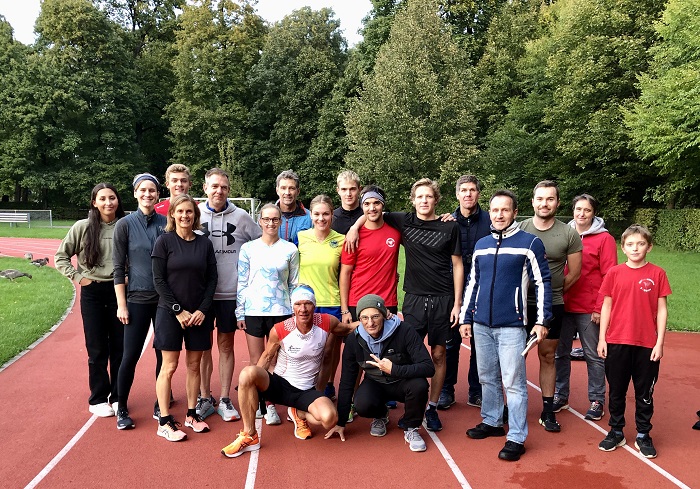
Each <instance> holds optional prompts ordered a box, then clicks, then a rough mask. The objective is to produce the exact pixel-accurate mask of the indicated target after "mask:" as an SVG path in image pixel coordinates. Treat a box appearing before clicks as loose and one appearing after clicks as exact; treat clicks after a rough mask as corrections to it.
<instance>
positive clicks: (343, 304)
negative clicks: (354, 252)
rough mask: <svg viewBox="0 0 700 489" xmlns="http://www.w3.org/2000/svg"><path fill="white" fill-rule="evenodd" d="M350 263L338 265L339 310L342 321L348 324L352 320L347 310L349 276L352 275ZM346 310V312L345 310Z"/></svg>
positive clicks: (348, 306)
mask: <svg viewBox="0 0 700 489" xmlns="http://www.w3.org/2000/svg"><path fill="white" fill-rule="evenodd" d="M353 268H354V267H353V266H352V265H346V264H344V263H341V265H340V276H339V279H338V288H339V289H340V311H341V312H342V314H343V316H342V317H343V322H344V323H347V324H350V323H351V322H352V316H351V315H350V312H349V308H350V305H349V302H350V301H349V299H350V278H351V277H352V270H353ZM346 311H348V312H346Z"/></svg>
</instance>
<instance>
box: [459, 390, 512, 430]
mask: <svg viewBox="0 0 700 489" xmlns="http://www.w3.org/2000/svg"><path fill="white" fill-rule="evenodd" d="M467 406H473V407H477V408H481V396H480V395H478V394H476V395H474V396H469V398H468V399H467ZM504 423H505V421H504Z"/></svg>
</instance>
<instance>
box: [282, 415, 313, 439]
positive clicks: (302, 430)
mask: <svg viewBox="0 0 700 489" xmlns="http://www.w3.org/2000/svg"><path fill="white" fill-rule="evenodd" d="M287 416H288V418H287V419H290V420H291V421H292V423H294V436H296V437H297V438H299V439H300V440H308V439H309V438H311V430H310V429H309V424H308V423H307V422H306V420H305V419H301V418H300V417H299V416H297V409H296V408H293V407H288V408H287Z"/></svg>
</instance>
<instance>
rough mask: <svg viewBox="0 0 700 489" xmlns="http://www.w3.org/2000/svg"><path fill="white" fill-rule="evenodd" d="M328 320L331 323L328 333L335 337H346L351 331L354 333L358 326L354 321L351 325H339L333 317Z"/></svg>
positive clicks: (357, 322)
mask: <svg viewBox="0 0 700 489" xmlns="http://www.w3.org/2000/svg"><path fill="white" fill-rule="evenodd" d="M330 320H331V321H330V328H329V331H330V332H331V334H334V335H335V336H347V335H349V334H350V333H352V332H353V331H355V328H357V327H358V326H359V325H360V322H359V321H355V322H354V323H352V324H348V323H344V322H342V323H341V322H340V321H338V318H337V317H335V316H330Z"/></svg>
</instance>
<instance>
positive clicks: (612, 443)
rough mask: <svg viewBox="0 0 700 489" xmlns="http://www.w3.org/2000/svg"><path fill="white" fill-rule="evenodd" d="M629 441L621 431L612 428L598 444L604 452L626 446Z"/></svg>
mask: <svg viewBox="0 0 700 489" xmlns="http://www.w3.org/2000/svg"><path fill="white" fill-rule="evenodd" d="M625 443H627V440H625V435H624V434H623V433H622V432H621V431H615V430H610V431H609V432H608V435H607V436H606V437H605V438H604V439H603V441H601V442H600V443H599V444H598V448H599V449H601V450H603V451H604V452H612V451H613V450H615V449H616V448H617V447H621V446H624V445H625Z"/></svg>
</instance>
